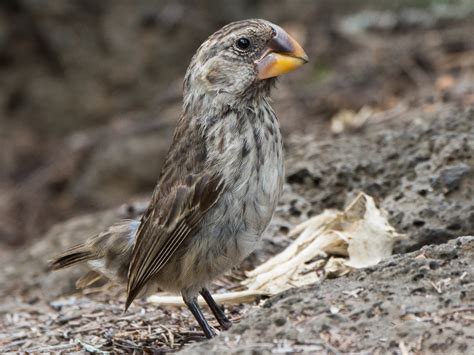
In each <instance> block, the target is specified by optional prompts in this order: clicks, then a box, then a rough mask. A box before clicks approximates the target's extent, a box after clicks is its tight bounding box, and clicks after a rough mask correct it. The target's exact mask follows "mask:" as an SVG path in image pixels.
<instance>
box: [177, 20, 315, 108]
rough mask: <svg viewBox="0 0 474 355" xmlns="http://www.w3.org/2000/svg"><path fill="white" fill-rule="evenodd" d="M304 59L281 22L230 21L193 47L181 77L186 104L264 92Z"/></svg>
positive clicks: (236, 97) (257, 95)
mask: <svg viewBox="0 0 474 355" xmlns="http://www.w3.org/2000/svg"><path fill="white" fill-rule="evenodd" d="M307 61H308V56H307V55H306V53H305V52H304V50H303V48H301V46H300V45H299V44H298V43H297V42H296V41H295V40H294V39H293V38H292V37H291V36H290V35H289V34H288V33H286V32H285V30H283V29H282V28H281V27H279V26H277V25H275V24H272V23H271V22H268V21H265V20H260V19H253V20H244V21H238V22H233V23H230V24H228V25H226V26H224V27H222V28H221V29H220V30H218V31H217V32H215V33H214V34H213V35H211V36H210V37H209V38H208V39H207V40H206V41H205V42H204V43H203V44H202V45H201V46H200V47H199V49H198V50H197V52H196V54H195V55H194V57H193V59H192V60H191V64H190V65H189V68H188V71H187V73H186V77H185V81H184V99H185V106H186V105H187V104H188V105H189V104H193V102H194V103H197V102H196V101H202V100H206V99H212V101H213V104H214V105H215V104H216V101H219V100H221V101H222V103H226V101H229V102H227V103H226V104H229V103H231V102H238V101H241V100H246V99H250V98H253V99H255V97H257V98H258V97H259V96H267V95H268V92H269V89H270V87H271V86H272V84H273V82H274V80H275V78H276V77H277V76H279V75H282V74H285V73H287V72H290V71H292V70H295V69H297V68H298V67H300V66H301V65H303V64H304V63H306V62H307Z"/></svg>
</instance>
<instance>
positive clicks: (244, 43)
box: [235, 37, 250, 49]
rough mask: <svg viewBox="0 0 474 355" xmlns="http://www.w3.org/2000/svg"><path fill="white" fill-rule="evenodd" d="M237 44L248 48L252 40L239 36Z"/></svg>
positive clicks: (238, 46)
mask: <svg viewBox="0 0 474 355" xmlns="http://www.w3.org/2000/svg"><path fill="white" fill-rule="evenodd" d="M235 44H236V45H237V48H239V49H248V48H249V47H250V41H249V40H248V38H245V37H241V38H239V39H238V40H237V42H235Z"/></svg>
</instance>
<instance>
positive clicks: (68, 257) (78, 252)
mask: <svg viewBox="0 0 474 355" xmlns="http://www.w3.org/2000/svg"><path fill="white" fill-rule="evenodd" d="M96 258H97V256H96V255H95V253H93V252H92V250H91V248H90V246H88V245H87V244H79V245H76V246H74V247H72V248H69V249H68V250H66V251H65V252H63V253H62V254H60V255H58V256H57V257H55V258H54V259H53V260H51V261H50V262H49V267H50V269H51V270H59V269H64V268H66V267H70V266H73V265H76V264H80V263H83V262H85V261H89V260H93V259H96Z"/></svg>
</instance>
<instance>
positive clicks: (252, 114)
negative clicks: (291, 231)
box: [52, 20, 307, 337]
mask: <svg viewBox="0 0 474 355" xmlns="http://www.w3.org/2000/svg"><path fill="white" fill-rule="evenodd" d="M306 61H307V57H306V54H305V53H304V51H303V50H302V49H301V47H300V46H299V45H298V44H297V43H296V42H295V41H294V40H293V39H292V38H291V37H289V36H288V34H287V33H286V32H285V31H284V30H282V29H281V28H280V27H278V26H276V25H274V24H271V23H270V22H267V21H264V20H246V21H239V22H234V23H231V24H229V25H227V26H225V27H223V28H222V29H220V30H219V31H217V32H216V33H215V34H213V35H212V36H210V37H209V38H208V39H207V40H206V41H205V42H204V43H203V44H202V45H201V47H200V48H199V49H198V51H197V52H196V54H195V55H194V57H193V59H192V60H191V64H190V66H189V68H188V71H187V73H186V76H185V80H184V90H183V114H182V116H181V118H180V120H179V122H178V125H177V128H176V130H175V133H174V137H173V141H172V144H171V146H170V150H169V152H168V155H167V159H166V161H165V164H164V166H163V168H162V172H161V175H160V178H159V180H158V184H157V187H156V189H155V191H154V193H153V197H152V199H151V202H150V204H149V206H148V209H147V211H146V212H145V214H144V215H143V217H142V218H141V220H140V221H121V222H119V223H117V224H115V225H113V226H111V227H110V228H109V229H108V230H107V231H105V232H104V233H101V234H99V235H98V236H96V237H93V238H91V239H90V240H88V241H86V243H84V244H82V245H79V246H77V247H74V248H72V249H70V250H68V251H66V252H65V253H63V254H62V255H60V256H58V257H57V258H56V259H55V260H54V261H53V262H52V267H53V269H60V268H63V267H68V266H71V265H74V264H76V263H80V262H88V264H89V265H90V266H91V268H92V269H93V270H94V271H93V272H92V273H90V274H87V275H86V276H84V277H83V278H81V279H80V280H79V281H78V286H86V285H88V284H90V283H91V282H93V281H94V280H96V279H97V278H98V277H99V276H100V275H104V276H105V277H107V278H109V279H111V280H113V281H115V282H118V283H121V284H126V285H127V301H126V308H128V307H129V305H130V304H131V302H132V301H133V300H134V299H135V298H136V297H138V296H140V295H144V294H147V293H152V292H156V290H157V289H158V288H160V289H164V290H169V291H176V292H180V293H181V294H182V296H183V299H184V301H185V303H186V304H187V305H188V307H189V309H190V310H191V312H192V313H193V315H194V316H195V318H196V320H197V321H198V322H199V324H200V326H201V328H202V329H203V331H204V333H205V334H206V336H207V337H212V336H213V335H214V331H213V329H212V328H211V327H210V326H209V325H208V323H207V321H206V320H205V319H204V316H203V315H202V312H201V310H200V309H199V307H198V306H197V302H196V297H197V295H198V294H199V293H201V294H202V296H203V297H204V299H205V300H206V302H207V303H208V304H209V306H210V308H211V310H212V312H213V313H214V315H215V316H216V318H217V320H218V321H219V324H220V325H221V326H222V328H224V329H227V328H228V327H230V325H231V323H230V321H229V320H228V319H227V318H226V317H225V315H224V313H223V312H222V310H221V309H220V308H219V307H218V306H217V305H216V303H215V302H214V300H213V299H212V296H211V295H210V293H209V292H208V291H207V287H208V284H209V283H210V282H211V281H212V280H213V279H215V278H216V277H217V276H219V275H220V274H222V273H223V272H225V271H226V270H228V269H230V268H231V267H233V266H235V265H236V264H238V263H239V262H240V261H241V260H242V259H243V258H245V257H246V256H247V255H248V254H249V253H250V252H252V251H253V250H254V248H255V247H256V245H257V243H258V240H259V238H260V236H261V234H262V233H263V231H264V230H265V228H266V226H267V225H268V223H269V221H270V218H271V216H272V214H273V211H274V209H275V207H276V204H277V201H278V197H279V195H280V191H281V187H282V185H283V175H284V172H283V153H282V141H281V135H280V130H279V125H278V121H277V119H276V116H275V114H274V112H273V110H272V108H271V106H270V104H269V102H268V96H269V93H270V89H271V88H272V86H273V84H274V81H275V79H274V78H275V77H276V76H278V75H280V74H284V73H286V72H288V71H291V70H294V69H295V68H297V67H299V66H300V65H302V64H303V63H305V62H306ZM98 273H100V274H98Z"/></svg>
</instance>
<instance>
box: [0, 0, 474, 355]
mask: <svg viewBox="0 0 474 355" xmlns="http://www.w3.org/2000/svg"><path fill="white" fill-rule="evenodd" d="M204 3H205V5H203V8H200V9H198V8H196V9H193V11H197V12H195V13H194V14H197V15H196V16H198V15H199V16H203V18H204V19H205V20H206V21H204V20H203V23H205V24H206V25H205V26H204V25H203V26H201V27H202V28H201V27H199V26H198V27H196V25H195V24H193V23H189V22H186V21H184V20H183V19H184V18H187V15H189V11H190V10H189V9H187V8H186V7H183V6H184V5H182V3H181V2H180V1H177V2H175V3H174V4H175V5H169V4H168V5H167V6H164V7H163V9H161V10H160V12H158V13H156V14H155V13H154V12H153V11H152V9H153V6H152V5H151V4H150V3H148V2H146V1H143V2H142V3H141V5H140V6H137V7H130V6H129V5H126V4H125V3H123V4H122V5H121V6H117V7H114V6H112V5H110V4H109V5H107V6H109V7H107V6H106V5H100V6H99V5H94V4H93V3H90V4H89V6H85V5H84V7H72V8H68V7H67V6H53V5H52V4H53V2H48V6H45V7H44V8H41V9H39V8H38V7H37V6H35V4H34V2H31V3H30V2H19V1H12V2H11V5H9V6H6V5H0V10H1V11H2V12H1V14H2V16H0V24H1V25H0V29H1V28H7V29H8V31H6V33H7V34H8V35H5V36H3V37H2V36H0V73H3V74H5V73H7V74H5V75H3V74H2V75H3V77H5V78H7V79H8V80H7V82H8V85H5V86H4V87H0V104H1V105H2V107H3V111H2V112H1V114H0V137H1V138H2V141H1V143H2V146H1V148H2V149H1V152H0V163H1V164H2V169H1V171H0V245H1V246H2V248H0V270H2V272H1V273H0V299H1V300H2V302H1V304H0V352H2V353H3V352H7V351H11V352H19V351H27V352H42V351H53V352H72V351H87V352H105V351H114V352H119V353H120V352H123V353H130V352H136V353H141V352H143V351H146V352H165V351H182V352H185V353H209V352H224V351H225V352H239V353H261V352H263V353H270V352H284V353H295V352H296V353H298V352H315V353H331V354H332V353H346V352H362V353H376V354H385V353H397V354H411V353H414V354H433V353H437V354H448V353H449V354H470V353H472V349H474V298H473V296H474V238H473V237H461V236H468V235H474V200H473V199H472V196H474V40H473V37H472V33H474V8H472V6H471V7H469V6H467V5H469V2H462V1H460V2H459V3H455V4H454V5H453V4H451V5H452V6H451V7H447V8H443V9H444V10H443V11H441V10H440V8H438V7H436V6H434V5H433V6H426V7H421V8H412V7H409V6H407V5H403V6H402V5H400V6H399V7H395V8H389V9H387V8H384V9H383V10H380V8H378V7H377V6H372V7H367V8H366V7H362V8H358V7H357V6H355V5H351V6H344V5H343V6H340V5H337V6H336V5H334V4H339V2H334V3H332V2H325V1H323V2H320V3H319V5H317V6H316V5H314V6H313V5H305V4H309V2H306V3H305V2H304V1H303V2H301V3H299V4H300V5H301V6H307V7H308V8H307V10H308V11H307V12H305V13H306V15H302V14H301V13H300V12H299V11H296V10H295V9H294V6H291V5H288V4H286V3H285V4H286V5H285V6H283V5H282V7H281V9H279V10H277V9H274V7H272V6H271V4H272V2H270V1H257V2H256V4H258V6H256V7H255V8H251V9H250V8H249V7H246V6H244V5H242V4H240V3H238V5H235V7H234V8H233V9H232V11H230V10H229V11H228V12H225V11H224V10H222V9H221V10H219V9H218V8H213V11H216V12H217V13H213V12H212V11H207V10H206V9H207V8H206V6H207V7H208V8H211V7H212V6H211V5H212V4H214V2H212V1H206V2H204ZM315 3H316V2H315ZM15 4H17V5H18V6H17V5H15ZM19 4H20V5H21V6H19ZM466 4H467V5H466ZM180 6H181V7H180ZM368 8H370V10H368ZM183 9H185V10H183ZM109 10H110V11H109ZM165 10H166V11H165ZM180 11H181V12H180ZM219 11H220V12H221V13H219ZM226 11H227V10H226ZM72 12H76V13H80V14H82V16H83V17H82V18H80V19H77V22H74V24H73V25H72V27H71V28H70V29H69V32H68V31H65V32H61V34H60V35H59V34H56V36H53V34H54V33H59V32H55V31H51V32H48V31H46V29H48V28H53V29H54V28H56V29H61V28H62V26H64V23H65V22H64V19H68V18H69V16H70V14H71V13H72ZM235 13H237V14H239V16H243V17H245V16H246V15H248V14H249V13H251V14H255V13H256V14H258V15H259V16H263V17H270V18H272V19H274V21H276V22H279V23H281V24H283V25H284V26H285V27H287V28H288V29H289V30H290V29H291V30H292V32H293V33H296V34H297V35H298V36H300V38H301V41H302V42H303V43H304V47H305V49H307V52H308V54H309V55H310V57H311V58H312V59H313V58H314V61H312V62H311V63H310V64H308V68H307V70H306V72H303V71H301V72H296V73H294V75H292V76H291V77H290V76H289V77H287V78H283V79H282V80H281V82H280V84H279V87H278V89H277V90H276V92H275V95H274V103H275V104H274V106H275V110H276V111H277V113H278V115H279V117H280V121H281V125H282V131H283V134H284V138H285V151H286V184H285V189H284V193H283V196H282V199H281V201H280V204H279V206H278V209H277V212H276V214H275V216H274V218H273V220H272V223H271V225H270V227H269V228H268V230H267V231H266V233H265V235H264V238H263V241H262V246H261V248H260V249H259V250H258V251H256V252H255V253H254V254H252V255H251V256H250V257H249V258H248V259H247V260H245V262H244V263H243V264H242V265H241V266H240V267H239V268H237V269H236V270H233V271H232V272H231V273H229V274H227V275H225V276H224V277H222V278H221V279H220V280H218V281H217V282H216V284H215V288H214V290H213V291H214V292H223V291H226V290H234V289H237V288H238V284H239V281H240V280H241V279H242V278H243V277H244V276H243V275H244V273H243V272H244V271H245V270H249V269H252V268H254V267H255V266H256V265H258V264H260V263H261V262H263V261H264V260H266V259H267V258H269V257H270V256H272V255H274V254H275V253H277V252H278V251H281V250H282V249H284V248H285V247H286V246H287V245H288V244H289V243H290V242H291V238H290V237H289V236H288V232H289V230H290V229H291V228H292V227H294V226H295V225H297V224H299V223H301V222H303V221H305V220H306V219H307V218H308V217H310V216H313V215H317V214H319V213H321V212H322V211H323V210H324V209H327V208H343V207H344V206H345V205H346V204H347V203H348V202H349V201H351V199H352V198H353V197H355V196H356V194H357V193H358V192H359V191H364V192H366V193H367V194H369V195H371V196H373V197H374V198H375V200H376V202H377V204H378V205H379V206H380V207H382V208H383V209H385V210H386V211H387V213H388V216H389V219H390V222H391V223H392V225H393V226H394V227H395V229H396V230H397V231H398V232H400V233H404V234H405V236H406V238H405V239H403V240H401V241H400V242H398V244H397V245H396V246H395V253H396V255H394V256H393V257H391V258H390V259H388V260H385V261H383V262H381V263H380V264H379V265H377V266H374V267H371V268H368V269H363V270H358V271H354V272H352V273H351V274H349V275H348V276H344V277H342V278H339V279H329V278H327V279H324V280H323V281H322V282H321V283H318V284H315V285H311V286H308V287H304V288H297V289H292V290H289V291H286V292H284V293H282V294H279V295H277V296H274V297H272V298H270V299H261V300H259V301H258V302H255V303H253V304H241V305H233V306H226V311H227V312H228V313H229V314H230V316H231V318H232V320H234V322H235V323H236V324H235V325H234V327H233V328H231V330H230V331H228V332H225V333H221V334H220V335H219V337H217V339H214V340H212V341H210V342H207V341H205V339H204V338H203V337H202V333H201V332H200V331H199V329H198V328H197V327H196V324H195V321H194V320H193V319H192V318H191V316H190V314H189V312H188V311H187V310H186V309H182V308H177V307H157V306H155V305H152V304H149V303H147V302H146V301H145V300H138V301H136V302H135V303H134V304H133V305H132V306H131V307H130V309H129V311H128V312H127V313H125V314H123V304H124V298H125V296H124V292H123V290H121V289H120V288H119V287H116V286H113V285H95V286H94V287H91V288H89V289H86V290H83V291H77V290H76V289H75V286H74V283H75V281H76V279H77V278H78V277H79V276H81V274H82V273H83V272H84V271H85V269H81V268H75V269H69V270H64V271H60V272H56V273H50V272H48V270H47V261H48V259H50V258H51V257H52V256H54V255H55V254H56V253H58V252H59V251H61V250H63V249H64V248H66V247H68V246H71V245H73V244H76V243H78V242H81V241H83V240H84V239H85V238H86V237H88V236H90V235H93V234H95V233H98V232H100V231H101V230H103V229H104V228H105V227H107V226H108V225H110V224H111V223H113V222H114V221H116V220H118V219H121V218H132V217H137V216H139V215H140V214H141V213H142V211H143V209H144V207H145V206H146V203H147V200H148V198H149V193H150V190H151V189H152V188H153V185H154V183H155V180H156V177H157V175H158V173H159V169H160V165H161V162H162V159H163V156H164V154H165V152H166V149H167V146H168V142H169V137H170V135H171V134H172V130H173V127H174V124H175V120H176V118H177V115H178V114H179V110H180V82H181V75H182V71H184V68H185V66H186V62H187V60H188V59H189V56H190V55H191V54H192V51H193V50H194V49H192V50H191V49H189V48H195V46H196V45H198V44H199V42H200V41H201V40H202V38H200V33H203V35H202V36H205V34H208V33H209V32H211V31H212V28H213V26H217V27H218V25H220V24H221V23H220V21H224V22H228V20H231V19H232V16H235ZM5 14H8V15H9V16H6V15H5ZM127 14H128V15H129V17H127V16H126V15H127ZM203 14H206V15H205V16H204V15H203ZM12 16H13V17H12ZM173 16H174V17H173ZM13 18H15V19H16V20H15V21H13ZM28 19H34V20H35V21H33V22H31V23H32V24H33V25H31V26H30V25H28V26H26V25H25V24H30V22H28ZM124 19H127V21H126V22H123V21H124ZM132 19H134V20H133V21H132ZM165 19H167V21H165ZM173 21H174V22H173ZM183 21H184V22H183ZM122 22H123V26H122V27H121V26H120V25H122ZM180 23H184V24H181V25H179V24H180ZM22 24H23V25H22ZM85 24H87V26H88V28H89V32H87V36H85V35H84V38H83V37H74V35H73V34H74V33H75V30H74V28H75V26H79V27H80V28H83V26H86V25H85ZM137 24H139V26H138V27H137ZM1 26H3V27H1ZM25 26H26V27H25ZM87 26H86V27H87ZM167 26H168V27H167ZM119 27H120V30H119V29H118V28H119ZM176 28H179V30H176V31H174V29H176ZM76 30H77V29H76ZM37 32H38V33H39V37H38V38H39V40H38V43H37V46H38V47H35V46H36V45H35V46H33V45H32V43H33V42H34V41H32V38H36V37H34V36H38V35H34V34H35V33H37ZM190 33H192V35H189V34H190ZM197 33H199V35H198V34H197ZM153 35H156V36H158V37H157V38H159V39H158V40H157V42H154V40H152V39H151V38H152V37H151V36H153ZM167 35H169V36H172V38H174V42H176V43H178V42H179V43H182V45H181V46H170V48H167V49H166V51H165V52H163V53H162V54H160V52H159V49H160V47H159V44H160V43H163V41H164V38H167ZM188 35H189V36H188ZM121 36H123V37H124V38H128V40H127V41H124V42H121V41H120V39H119V38H120V37H121ZM174 36H175V37H174ZM91 38H93V39H94V40H93V41H91V40H90V39H91ZM153 38H154V37H153ZM20 39H21V41H20ZM181 39H182V41H181ZM9 41H10V42H9ZM12 41H13V42H12ZM22 41H23V42H22ZM74 41H77V45H78V47H77V50H76V51H75V52H74V51H71V50H70V48H72V47H73V46H74V43H75V42H74ZM180 41H181V42H180ZM8 43H10V45H9V46H7V44H8ZM11 43H15V45H14V46H12V45H11ZM35 43H36V42H35ZM91 43H93V46H92V47H88V46H91ZM123 43H133V45H132V44H129V46H138V47H139V48H138V47H137V48H135V50H136V51H139V52H140V53H141V54H140V56H139V57H137V58H135V60H136V61H131V62H128V61H130V57H128V56H127V55H126V54H127V53H129V52H128V51H130V50H131V49H130V47H127V45H126V44H123ZM20 44H22V45H20ZM7 49H8V50H7ZM132 49H133V48H132ZM167 51H169V53H168V52H167ZM132 52H133V51H132ZM25 53H27V54H28V55H30V57H31V58H36V59H37V60H36V62H35V63H37V64H38V66H37V67H33V65H32V63H33V62H34V61H33V59H32V62H30V61H28V60H26V59H25V60H19V59H20V58H26V57H27V56H26V57H25ZM88 53H93V54H94V55H95V57H94V58H93V57H90V58H88V59H87V60H85V59H84V56H86V55H87V54H88ZM35 56H39V57H35ZM156 56H160V58H161V57H163V58H165V59H163V60H164V61H170V60H171V59H170V58H174V57H178V58H179V60H176V65H175V66H173V70H176V72H173V71H170V72H166V71H165V72H166V73H165V74H163V77H160V75H162V68H161V67H160V65H159V64H157V63H158V62H155V60H154V59H153V58H155V57H156ZM38 58H40V59H38ZM55 58H56V59H55ZM38 60H39V61H38ZM89 61H91V62H89ZM92 61H99V62H103V65H101V66H96V67H93V70H92V69H91V68H92V67H91V65H90V64H91V63H92ZM124 63H126V66H125V67H124V68H126V70H123V72H121V73H120V75H119V74H117V70H116V69H117V68H120V67H121V66H122V65H124ZM163 63H164V62H163ZM166 63H168V62H166ZM166 63H165V64H166ZM168 64H169V63H168ZM74 69H77V71H76V72H74ZM38 70H39V74H38V72H37V71H38ZM73 72H74V74H71V73H73ZM28 74H30V75H31V77H32V80H25V78H27V77H28ZM40 74H41V75H40ZM141 76H146V77H147V78H148V79H146V80H143V81H140V80H138V79H137V80H135V79H134V78H135V77H138V78H140V77H141ZM98 78H100V80H99V79H98ZM104 78H106V79H104ZM170 83H171V84H170ZM42 87H44V90H43V91H42V90H41V88H42ZM88 91H90V93H91V94H90V95H83V94H81V93H84V92H88ZM61 92H67V93H68V94H67V95H64V96H61V95H59V93H61ZM153 92H155V93H159V95H157V94H155V95H156V96H158V98H157V99H156V100H154V96H153V95H152V93H153ZM92 93H94V94H92ZM98 93H101V94H100V95H99V94H98ZM127 93H132V94H130V96H127ZM40 94H42V95H43V96H41V95H40ZM113 94H114V95H115V94H116V95H117V96H116V97H115V98H114V99H110V97H112V96H114V95H113ZM69 95H71V96H69ZM74 95H76V96H78V97H80V99H79V102H75V101H74ZM152 96H153V97H152ZM150 101H153V104H150ZM86 103H87V105H86ZM34 112H38V114H37V117H36V118H37V120H36V121H35V122H34V123H32V122H30V121H29V117H31V115H32V114H33V113H34ZM8 117H11V118H10V119H8ZM66 117H67V118H66ZM62 120H65V121H62ZM39 127H40V128H41V129H39ZM2 132H3V133H2ZM4 132H9V134H5V133H4ZM150 162H153V164H151V163H150ZM117 206H118V207H117ZM210 319H212V318H211V317H210ZM213 325H214V326H216V324H215V323H213Z"/></svg>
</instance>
